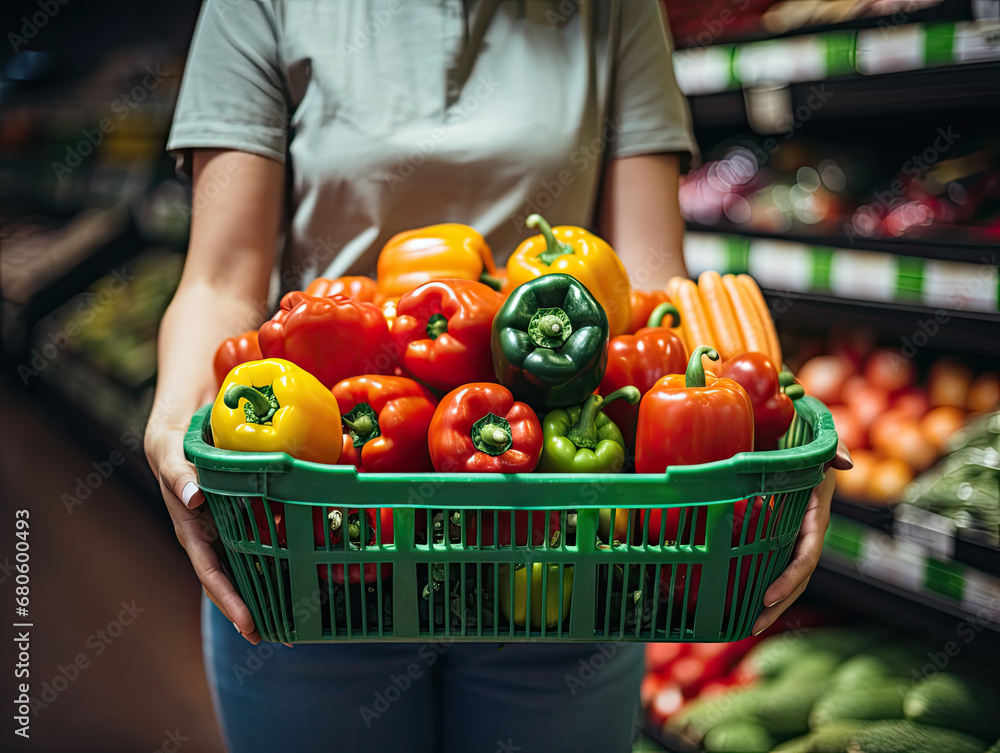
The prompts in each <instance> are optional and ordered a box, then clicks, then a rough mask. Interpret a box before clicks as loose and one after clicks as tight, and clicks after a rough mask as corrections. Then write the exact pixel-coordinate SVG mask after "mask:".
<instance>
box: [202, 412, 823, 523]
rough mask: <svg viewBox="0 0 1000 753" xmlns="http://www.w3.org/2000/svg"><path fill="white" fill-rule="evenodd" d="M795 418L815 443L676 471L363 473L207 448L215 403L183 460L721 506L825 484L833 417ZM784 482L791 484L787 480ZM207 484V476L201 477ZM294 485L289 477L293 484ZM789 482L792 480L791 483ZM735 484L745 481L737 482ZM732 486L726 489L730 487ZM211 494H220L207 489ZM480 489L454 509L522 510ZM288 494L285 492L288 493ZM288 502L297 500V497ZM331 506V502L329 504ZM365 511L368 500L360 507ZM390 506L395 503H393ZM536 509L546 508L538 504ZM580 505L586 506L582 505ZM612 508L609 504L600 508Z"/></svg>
mask: <svg viewBox="0 0 1000 753" xmlns="http://www.w3.org/2000/svg"><path fill="white" fill-rule="evenodd" d="M795 409H796V416H797V418H796V420H803V421H805V422H806V423H807V424H809V425H810V426H811V427H812V430H813V439H812V441H810V442H807V443H806V444H804V445H801V446H798V447H790V448H785V449H779V450H770V451H761V452H741V453H738V454H736V455H734V456H733V457H731V458H729V459H726V460H719V461H715V462H712V463H703V464H700V465H690V466H674V467H670V468H667V470H666V471H665V472H663V473H627V474H601V473H537V472H532V473H511V474H500V473H497V474H490V473H442V472H438V471H433V472H426V473H379V474H374V473H371V474H369V473H361V474H359V473H358V472H357V469H355V468H354V466H351V465H325V464H322V463H313V462H309V461H305V460H299V459H297V458H293V457H291V456H290V455H288V454H286V453H283V452H239V451H234V450H224V449H220V448H217V447H214V446H213V445H211V444H209V443H208V442H207V441H206V437H207V436H209V433H210V411H211V405H210V404H209V405H205V406H203V407H202V408H200V409H199V410H198V411H197V412H196V413H195V414H194V416H193V417H192V419H191V424H190V427H189V429H188V431H187V433H186V434H185V437H184V455H185V457H186V458H187V459H188V460H189V461H190V462H192V463H193V464H194V466H195V467H196V468H197V469H198V471H199V475H201V472H202V471H206V472H223V473H225V472H230V473H242V474H255V475H263V476H265V477H267V478H271V479H274V478H275V477H276V476H282V475H284V474H294V478H295V479H296V480H297V481H298V482H300V483H301V482H305V483H306V484H311V485H314V486H315V485H327V486H328V487H329V486H333V485H338V486H340V485H343V486H344V487H350V488H352V489H359V490H360V489H370V490H371V491H373V492H375V491H378V490H379V489H385V490H387V491H388V490H390V489H392V488H397V487H399V486H400V485H401V484H413V483H415V482H417V483H431V484H433V485H434V486H435V487H436V488H437V487H440V486H442V485H447V486H451V485H455V484H462V485H465V486H466V487H467V488H468V485H469V484H475V485H476V486H477V487H478V489H479V490H480V491H482V492H483V493H486V494H496V493H498V492H500V491H501V489H502V486H501V485H504V484H507V485H511V484H513V485H514V486H512V487H511V486H508V487H507V488H508V491H507V492H506V493H505V496H512V495H516V494H517V490H518V489H524V491H529V490H530V491H532V492H533V493H537V492H538V490H539V487H546V488H548V489H552V488H553V487H555V488H556V489H557V490H558V491H565V492H570V491H572V490H573V489H574V488H577V489H578V488H579V487H580V486H581V485H591V486H593V485H607V484H613V485H614V486H615V487H619V488H628V489H630V490H634V491H635V492H641V491H645V490H647V489H648V488H649V487H652V486H661V487H662V486H663V485H667V486H676V487H690V488H692V489H695V488H701V487H706V486H708V487H709V488H711V489H712V490H713V491H711V492H709V493H703V494H699V493H697V492H695V493H693V494H692V495H691V496H689V497H688V498H687V500H686V502H687V504H692V505H698V504H709V503H712V502H720V501H733V500H737V499H741V498H744V497H746V496H748V492H747V489H749V488H750V487H752V486H753V485H754V484H757V485H759V487H760V491H758V492H753V493H758V494H765V493H772V494H773V493H778V492H786V491H797V490H799V489H804V488H808V487H810V486H814V485H815V484H817V483H819V481H820V480H822V478H823V473H824V466H825V464H826V463H828V462H830V461H831V460H833V457H834V455H835V454H836V451H837V442H838V437H837V432H836V429H835V428H834V424H833V416H832V415H831V413H830V411H829V410H828V409H827V407H826V406H825V405H823V403H821V402H820V401H819V400H817V399H815V398H812V397H808V396H807V397H802V398H799V399H798V400H796V401H795ZM783 477H785V479H783ZM199 480H200V481H201V479H199ZM288 480H289V481H291V479H288ZM786 480H787V483H786ZM733 482H739V483H738V484H735V485H734V483H733ZM727 487H728V488H727ZM209 491H214V490H212V489H211V488H209ZM218 492H220V493H223V494H227V493H229V494H232V493H244V494H246V493H248V492H249V493H255V494H258V495H260V494H264V495H267V496H272V495H271V494H269V493H268V491H267V490H266V489H263V488H262V489H257V490H255V491H251V490H244V491H243V492H236V491H235V490H227V489H223V488H220V489H218ZM475 494H476V489H474V488H468V497H469V501H468V502H467V504H463V503H460V504H459V505H455V506H464V507H469V508H483V507H484V506H486V507H494V506H496V507H520V506H522V505H518V504H517V503H516V502H512V503H511V504H506V503H504V504H490V503H489V501H487V500H484V499H477V498H475ZM282 496H286V497H287V494H286V495H282ZM286 501H293V502H294V501H297V500H295V499H294V498H293V499H289V500H286ZM302 502H303V503H304V504H321V503H319V502H310V501H308V500H303V501H302ZM327 504H329V502H327ZM358 504H359V505H361V506H363V505H364V504H365V503H364V502H359V503H358ZM566 504H567V503H566V500H565V499H561V500H555V501H553V502H552V503H551V508H552V509H562V508H565V507H566ZM615 505H616V506H620V507H630V506H635V507H647V506H648V501H644V500H639V501H636V502H635V504H634V505H632V504H630V503H629V502H628V501H621V500H619V501H618V502H616V503H615ZM390 506H392V505H390ZM409 506H415V507H440V506H441V504H440V503H437V504H432V503H428V504H427V505H422V504H413V505H409ZM531 506H532V507H546V506H548V505H545V504H542V505H535V504H532V505H531ZM575 506H577V507H580V506H588V505H586V503H582V502H576V503H575ZM594 506H600V507H606V506H608V505H607V503H603V504H600V505H596V504H595V505H594Z"/></svg>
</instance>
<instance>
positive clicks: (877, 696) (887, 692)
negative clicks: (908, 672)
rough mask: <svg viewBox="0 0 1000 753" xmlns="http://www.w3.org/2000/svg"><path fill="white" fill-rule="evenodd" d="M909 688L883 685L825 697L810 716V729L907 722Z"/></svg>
mask: <svg viewBox="0 0 1000 753" xmlns="http://www.w3.org/2000/svg"><path fill="white" fill-rule="evenodd" d="M904 688H905V686H901V685H898V684H897V683H895V682H889V683H884V682H882V683H879V684H876V685H872V686H870V687H867V688H864V687H859V688H852V689H850V690H831V691H828V692H827V693H825V694H824V695H823V696H822V697H821V698H820V699H819V700H818V701H816V703H815V705H814V706H813V707H812V711H811V712H810V713H809V728H810V729H813V730H815V729H819V728H820V727H825V726H827V725H828V724H831V723H833V722H840V721H849V720H856V721H864V720H878V719H902V718H903V693H902V692H900V691H901V690H902V689H904Z"/></svg>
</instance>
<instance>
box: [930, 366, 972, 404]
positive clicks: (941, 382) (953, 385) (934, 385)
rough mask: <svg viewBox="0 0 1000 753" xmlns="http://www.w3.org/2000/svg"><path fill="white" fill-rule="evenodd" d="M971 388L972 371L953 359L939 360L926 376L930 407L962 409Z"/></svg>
mask: <svg viewBox="0 0 1000 753" xmlns="http://www.w3.org/2000/svg"><path fill="white" fill-rule="evenodd" d="M971 386H972V369H970V368H969V367H968V366H966V365H965V364H963V363H961V362H960V361H957V360H956V359H954V358H939V359H938V360H937V361H935V362H934V365H933V366H931V370H930V374H928V376H927V387H928V392H929V393H930V399H931V406H933V407H935V408H936V407H938V406H939V405H949V406H951V407H952V408H964V407H965V403H966V401H967V400H968V396H969V388H970V387H971Z"/></svg>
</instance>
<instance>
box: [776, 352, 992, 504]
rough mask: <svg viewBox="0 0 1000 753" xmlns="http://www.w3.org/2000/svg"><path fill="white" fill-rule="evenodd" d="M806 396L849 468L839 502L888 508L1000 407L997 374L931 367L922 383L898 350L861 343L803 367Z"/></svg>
mask: <svg viewBox="0 0 1000 753" xmlns="http://www.w3.org/2000/svg"><path fill="white" fill-rule="evenodd" d="M796 377H797V378H798V380H799V382H800V383H801V384H802V386H803V388H804V389H805V391H806V393H807V394H809V395H812V396H813V397H816V398H818V399H819V400H822V401H823V402H824V403H826V404H827V406H829V408H830V412H831V413H832V414H833V420H834V423H835V424H836V426H837V434H838V435H839V436H840V438H841V439H842V440H843V441H844V443H845V444H846V445H847V447H848V449H849V450H850V451H851V457H852V459H853V461H854V468H852V469H851V471H850V472H845V471H837V472H836V473H837V492H838V494H840V495H842V496H844V497H846V498H849V499H851V500H853V501H857V502H861V503H866V504H873V505H886V504H895V503H897V502H899V501H900V499H901V497H902V494H903V490H904V489H905V488H906V486H907V484H909V483H910V482H911V481H913V479H914V477H915V476H916V475H917V474H919V473H922V472H924V471H926V470H927V469H928V468H930V467H931V466H932V465H933V464H934V463H935V462H936V461H937V460H938V458H939V457H940V456H941V455H942V453H943V452H945V451H946V443H947V441H948V438H949V437H950V436H951V435H952V434H953V433H954V432H956V431H957V430H958V429H960V428H961V427H962V426H963V425H964V424H965V422H966V421H967V420H968V419H969V418H970V417H971V416H972V415H975V414H978V413H982V412H986V411H992V410H996V409H997V408H998V407H1000V373H998V372H986V373H981V374H979V375H976V374H975V373H974V372H973V370H972V369H971V368H969V367H968V366H966V365H965V364H964V363H962V362H961V361H959V360H957V359H955V358H951V357H942V358H938V359H937V360H935V361H934V362H933V363H932V364H931V366H930V368H929V370H928V372H927V376H926V379H925V380H919V379H918V371H917V367H916V364H915V363H914V359H913V358H910V357H907V356H906V354H904V353H903V352H902V351H900V350H899V349H898V348H888V347H880V348H871V347H869V346H867V345H866V344H865V343H862V342H854V343H851V345H850V346H849V347H838V348H836V349H834V352H833V353H832V354H831V355H821V356H816V357H814V358H811V359H809V360H808V361H806V362H805V363H804V364H803V365H802V366H801V367H800V368H799V370H798V371H797V372H796Z"/></svg>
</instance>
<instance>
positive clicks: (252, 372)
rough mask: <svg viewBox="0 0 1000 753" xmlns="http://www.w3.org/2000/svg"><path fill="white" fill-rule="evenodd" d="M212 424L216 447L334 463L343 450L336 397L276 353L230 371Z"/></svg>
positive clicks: (217, 401)
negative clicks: (284, 453)
mask: <svg viewBox="0 0 1000 753" xmlns="http://www.w3.org/2000/svg"><path fill="white" fill-rule="evenodd" d="M211 425H212V437H213V439H214V441H215V446H216V447H220V448H222V449H225V450H239V451H241V452H286V453H288V454H289V455H291V456H292V457H294V458H299V459H300V460H309V461H312V462H314V463H328V464H331V465H332V464H334V463H336V462H337V461H338V460H340V454H341V452H343V449H344V434H343V431H342V430H341V422H340V409H339V408H338V406H337V398H335V397H334V396H333V393H332V392H330V390H328V389H326V387H324V386H323V385H322V383H321V382H320V381H319V380H318V379H317V378H316V377H314V376H313V375H312V374H310V373H309V372H308V371H306V370H305V369H303V368H300V367H299V366H296V365H295V364H294V363H291V362H290V361H285V360H282V359H280V358H269V359H265V360H262V361H250V362H249V363H244V364H240V365H239V366H237V367H235V368H234V369H233V370H232V371H230V372H229V375H228V376H227V377H226V379H225V381H224V382H223V383H222V387H221V388H220V389H219V394H218V396H217V397H216V398H215V403H214V404H213V405H212V418H211Z"/></svg>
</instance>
